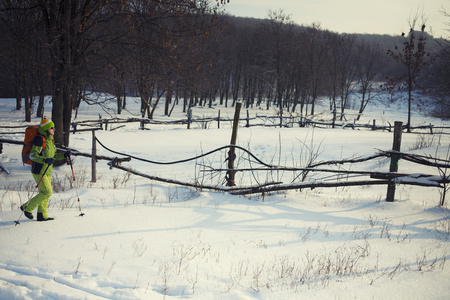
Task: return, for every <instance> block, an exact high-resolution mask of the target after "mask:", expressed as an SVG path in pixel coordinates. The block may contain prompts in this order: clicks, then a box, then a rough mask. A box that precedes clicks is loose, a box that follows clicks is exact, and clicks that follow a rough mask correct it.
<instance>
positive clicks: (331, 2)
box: [226, 0, 450, 38]
mask: <svg viewBox="0 0 450 300" xmlns="http://www.w3.org/2000/svg"><path fill="white" fill-rule="evenodd" d="M279 9H283V11H284V13H285V14H287V15H290V16H291V19H292V21H294V22H295V23H296V24H298V25H311V24H312V23H319V24H321V27H322V29H327V30H330V31H334V32H338V33H375V34H389V35H399V34H401V33H402V32H407V31H409V25H408V24H409V21H410V20H411V19H412V18H413V17H414V16H415V15H417V14H418V15H419V16H420V17H421V16H422V15H423V16H425V17H426V23H425V24H426V25H427V29H428V30H427V32H428V33H430V29H431V33H432V34H433V35H434V36H435V37H441V36H443V37H446V38H450V32H449V31H448V30H449V29H450V25H449V24H446V23H449V22H450V18H449V17H444V15H443V14H442V12H441V11H442V9H444V10H445V11H446V12H447V13H449V14H450V0H230V3H228V4H227V6H226V12H227V13H229V14H230V15H234V16H240V17H253V18H258V19H266V18H267V16H268V14H267V13H268V11H269V10H272V11H278V10H279ZM418 22H419V24H417V26H416V29H417V30H419V29H420V26H421V24H422V22H421V18H419V20H418Z"/></svg>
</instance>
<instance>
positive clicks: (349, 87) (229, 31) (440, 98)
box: [0, 0, 450, 145]
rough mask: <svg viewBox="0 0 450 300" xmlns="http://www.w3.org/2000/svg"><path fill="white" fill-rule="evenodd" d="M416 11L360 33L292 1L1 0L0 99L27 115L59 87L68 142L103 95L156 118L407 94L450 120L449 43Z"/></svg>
mask: <svg viewBox="0 0 450 300" xmlns="http://www.w3.org/2000/svg"><path fill="white" fill-rule="evenodd" d="M443 13H444V14H445V12H443ZM419 17H420V16H416V17H415V18H414V19H412V20H411V21H410V24H408V25H409V28H410V31H409V32H405V33H399V35H398V36H388V35H362V34H359V35H357V34H338V33H335V32H332V31H330V30H325V29H322V28H321V26H320V24H311V25H310V26H304V25H302V26H301V25H298V24H295V23H293V22H292V21H291V20H290V16H289V15H288V14H287V13H285V12H284V11H283V10H279V11H270V12H269V13H268V16H267V19H264V20H262V19H250V18H239V17H234V16H230V15H227V14H226V1H225V0H202V1H192V0H181V1H179V0H164V1H156V0H135V1H124V0H115V1H107V0H98V1H94V0H84V1H75V0H70V1H57V0H52V1H38V0H25V1H19V0H16V1H2V3H1V4H0V22H1V24H2V25H1V26H0V31H1V32H0V36H1V37H2V38H1V40H0V97H9V98H16V99H17V101H16V109H24V110H25V121H30V120H31V115H32V113H34V112H35V113H36V115H37V116H40V117H42V116H43V114H44V111H45V107H44V106H45V101H44V99H45V97H46V96H51V97H52V104H53V105H52V116H51V118H52V119H53V120H54V121H55V124H57V125H56V126H59V127H60V128H57V135H56V140H57V142H59V143H60V144H63V145H68V141H69V134H68V132H69V131H70V123H71V118H72V111H73V109H76V108H77V107H78V106H79V104H80V103H81V101H86V102H88V103H90V104H98V105H102V101H105V99H104V98H103V97H102V98H101V99H100V98H96V97H95V95H96V94H97V93H98V92H103V93H107V94H108V95H110V96H111V98H110V99H109V101H114V102H115V103H117V105H116V108H117V113H118V114H120V113H121V111H122V110H123V109H126V106H127V96H134V97H138V98H139V99H140V101H141V112H140V113H141V115H142V117H144V118H150V119H151V118H153V113H154V111H155V108H156V107H157V106H158V105H164V113H165V115H167V116H170V114H171V110H172V109H173V107H174V106H175V105H177V104H178V105H181V106H182V108H181V109H183V111H184V112H186V111H187V109H188V108H189V107H193V106H212V105H213V104H214V105H223V106H233V105H234V104H235V103H236V102H237V101H239V102H242V103H243V105H244V107H255V106H259V107H262V108H267V109H269V108H270V107H276V109H277V111H278V113H279V114H283V112H298V113H301V114H303V115H314V113H315V105H316V102H317V101H318V100H319V99H328V100H329V106H330V110H335V111H337V112H338V113H340V115H341V116H343V114H344V112H345V109H348V108H349V107H350V106H352V108H356V109H357V110H359V112H360V113H362V112H363V111H364V109H365V107H366V106H367V104H368V103H369V102H370V101H374V99H376V98H377V96H378V95H379V93H380V92H384V93H386V92H387V93H388V94H389V95H390V97H391V99H392V101H394V100H395V99H396V96H395V94H396V93H397V92H399V91H402V92H407V94H408V110H409V111H410V110H411V106H412V105H414V106H419V107H421V108H422V109H423V110H424V111H426V112H427V113H430V114H433V115H434V116H438V117H441V118H448V117H449V116H450V107H449V104H448V103H449V101H448V95H449V91H450V80H449V79H450V43H449V41H448V40H447V39H442V38H439V39H435V38H434V37H433V36H431V35H430V34H428V33H427V27H426V22H424V21H422V20H420V18H419ZM354 95H357V100H355V97H354ZM352 96H353V97H352ZM425 99H426V100H425ZM46 114H47V117H49V116H48V112H46ZM410 125H411V124H410V118H408V124H407V126H410ZM58 129H59V130H58ZM64 132H66V133H67V134H64Z"/></svg>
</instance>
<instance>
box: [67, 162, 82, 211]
mask: <svg viewBox="0 0 450 300" xmlns="http://www.w3.org/2000/svg"><path fill="white" fill-rule="evenodd" d="M69 163H70V169H71V170H72V180H73V181H74V182H75V181H76V180H75V173H74V172H73V166H72V158H71V157H70V156H69ZM75 190H76V191H77V198H78V208H79V209H80V217H82V216H84V213H83V212H82V211H81V202H80V196H79V195H78V184H77V183H76V182H75Z"/></svg>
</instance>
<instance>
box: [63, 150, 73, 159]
mask: <svg viewBox="0 0 450 300" xmlns="http://www.w3.org/2000/svg"><path fill="white" fill-rule="evenodd" d="M71 155H72V151H70V150H68V151H66V152H65V153H64V157H65V158H69V157H70V156H71Z"/></svg>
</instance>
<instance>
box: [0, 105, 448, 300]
mask: <svg viewBox="0 0 450 300" xmlns="http://www.w3.org/2000/svg"><path fill="white" fill-rule="evenodd" d="M129 101H130V102H129V112H131V113H134V114H137V113H138V111H137V109H138V104H134V103H132V102H131V100H129ZM160 105H161V104H160ZM324 106H326V105H324ZM219 109H220V110H221V116H222V117H227V116H228V117H230V118H232V116H233V114H234V109H233V108H223V107H220V108H219V107H217V106H216V107H215V108H214V109H208V108H194V109H193V113H194V116H199V117H216V116H217V112H218V110H219ZM179 110H180V108H178V107H176V108H175V110H174V113H173V115H172V117H171V118H170V120H176V119H181V118H185V116H184V115H183V114H182V113H181V112H180V111H179ZM47 111H50V110H49V108H47ZM129 112H125V113H124V114H123V115H122V116H121V117H129V116H131V115H130V113H129ZM99 113H100V114H102V116H103V118H107V117H108V116H107V115H106V114H105V113H104V112H103V111H101V110H99V108H98V107H93V106H87V105H83V106H82V108H81V109H80V111H79V113H78V120H85V119H95V118H98V114H99ZM255 113H258V114H260V115H273V114H274V111H265V110H257V109H252V110H250V115H254V114H255ZM241 116H245V109H243V110H242V113H241ZM23 119H24V113H23V111H18V112H17V111H15V110H14V100H13V99H0V125H24V124H25V123H23ZM156 119H159V120H167V117H163V116H162V113H161V112H160V111H159V112H157V115H156ZM373 119H376V120H377V124H379V125H383V124H387V122H390V123H392V124H393V122H394V121H403V122H404V123H406V110H405V108H404V106H400V104H393V105H392V106H391V107H386V106H383V105H380V104H378V105H373V106H370V107H368V108H367V111H366V112H365V113H364V115H363V117H362V120H361V121H359V123H371V122H372V120H373ZM35 123H38V120H37V119H35ZM413 123H414V124H417V125H418V124H429V123H433V124H435V125H442V124H446V123H444V122H442V121H439V120H436V119H430V118H424V117H422V116H420V115H417V114H415V115H413ZM121 125H122V124H120V125H119V124H110V125H109V127H108V131H97V132H96V135H97V137H98V139H99V140H100V141H101V142H102V143H103V144H105V146H107V147H109V148H111V149H114V150H115V151H119V152H123V153H127V154H129V155H134V156H137V157H141V158H144V159H148V160H154V161H160V162H168V161H176V160H180V159H185V158H189V157H193V156H195V155H199V154H201V153H205V152H208V151H210V150H213V149H216V148H218V147H221V146H224V145H228V144H229V142H230V137H231V129H230V124H228V123H227V122H223V123H222V124H221V128H220V129H217V126H216V124H215V123H213V124H210V126H209V127H210V128H209V129H200V128H199V126H197V124H195V123H194V124H193V125H192V126H191V129H190V130H188V129H187V128H186V125H146V128H148V129H150V130H139V123H129V124H126V126H125V127H121V128H117V127H119V126H121ZM242 125H245V123H243V124H242ZM446 125H448V123H447V124H446ZM115 128H117V129H116V130H113V131H110V129H115ZM20 130H22V129H0V132H1V133H5V132H8V131H9V132H12V131H20ZM424 132H425V131H424ZM1 136H2V137H3V138H8V139H17V140H21V139H23V135H13V134H2V135H1ZM237 144H238V145H239V146H242V147H244V148H247V149H248V150H250V151H251V152H252V153H253V154H254V155H255V156H257V157H258V158H259V159H261V160H262V161H264V162H267V163H270V164H275V165H280V166H289V167H302V166H304V164H305V163H306V161H307V160H308V158H309V157H310V155H311V154H317V155H318V157H317V158H316V159H315V161H316V162H318V161H325V160H332V159H344V158H350V157H359V156H367V155H371V154H374V153H376V152H377V151H378V149H381V150H390V149H391V148H392V133H389V132H382V131H370V130H362V129H361V130H352V129H349V128H347V129H340V128H339V129H320V128H316V129H313V128H299V127H293V128H282V129H280V128H267V127H266V128H262V127H250V128H245V127H243V126H241V127H240V128H239V130H238V142H237ZM449 144H450V136H449V135H435V136H431V135H427V134H406V133H404V134H403V139H402V150H403V151H405V152H411V153H416V154H423V155H431V156H433V157H440V158H443V159H446V158H448V149H449ZM419 145H420V147H418V146H419ZM70 146H71V147H72V148H75V149H77V150H79V151H82V152H90V151H91V150H90V149H91V133H89V132H87V133H77V134H75V135H72V136H71V139H70ZM424 147H425V148H424ZM416 148H420V149H416ZM20 150H21V148H20V146H18V145H12V144H4V145H3V153H2V154H0V162H1V163H2V164H3V165H4V166H5V167H7V168H8V169H9V170H10V175H7V174H5V173H0V178H1V179H0V180H1V182H0V188H1V190H0V238H1V241H2V242H1V244H0V299H179V298H187V299H448V297H450V296H449V295H450V286H449V284H448V282H449V281H448V278H449V275H450V262H448V260H449V258H450V217H449V212H448V209H447V206H444V207H439V206H438V204H439V199H440V194H439V190H438V189H437V188H430V187H411V186H403V185H399V186H397V190H396V201H395V202H393V203H388V202H386V201H385V197H386V186H363V187H345V188H317V189H314V190H301V191H298V190H290V191H286V192H281V193H276V194H272V195H264V197H262V196H258V195H253V196H251V197H250V196H249V197H243V196H235V195H230V194H227V193H221V192H212V191H197V190H194V189H190V188H186V187H181V186H176V185H170V184H166V183H162V182H158V181H150V180H148V179H145V178H142V177H138V176H134V175H131V176H130V175H129V174H127V173H125V172H123V171H121V170H118V169H110V168H109V166H108V165H107V163H106V161H99V162H98V164H97V182H95V183H92V182H90V180H91V170H90V164H91V162H90V159H88V158H84V157H80V156H77V157H75V159H74V171H75V176H76V178H77V181H76V182H77V184H78V189H75V188H70V181H71V177H72V172H71V169H70V167H69V166H67V165H65V166H62V167H59V168H55V169H54V171H53V183H54V193H53V196H52V197H51V202H50V205H49V215H50V216H52V217H54V218H55V220H54V221H51V222H36V221H34V220H28V219H26V218H24V217H22V219H21V220H20V225H17V226H15V225H14V221H15V220H17V218H18V217H19V215H20V210H19V209H18V207H19V205H20V204H21V203H23V202H25V201H27V200H28V199H29V198H30V197H31V196H32V195H33V194H34V193H35V188H34V183H33V182H31V179H32V178H31V175H30V173H29V168H28V167H24V166H23V165H22V163H21V161H20V159H21V158H20ZM98 154H100V155H106V156H112V157H114V156H115V154H112V153H111V152H108V151H106V150H105V149H103V148H102V147H101V146H99V145H98ZM247 157H248V156H247V155H246V154H245V153H241V152H239V151H238V166H239V167H250V166H252V167H259V165H257V164H256V163H255V162H254V161H252V162H251V164H250V163H249V162H248V161H247ZM225 158H226V150H223V151H221V152H216V153H214V154H213V155H210V156H207V157H205V158H202V159H199V160H197V161H193V162H188V163H184V164H175V165H157V164H149V163H145V162H142V161H138V160H133V159H132V160H131V161H130V162H126V163H123V166H126V167H131V168H134V169H135V170H136V171H139V172H142V173H145V174H148V175H152V176H158V177H161V178H168V179H174V180H179V181H184V182H203V183H205V184H209V185H215V184H221V185H222V184H224V175H225V174H224V173H217V172H204V170H203V168H202V166H203V165H205V166H210V167H213V168H215V169H218V168H226V163H224V160H225ZM336 168H338V167H336ZM340 168H345V169H351V170H365V171H367V170H378V171H387V170H388V169H389V160H388V159H387V158H384V159H379V160H375V161H370V162H367V163H363V164H357V165H352V166H347V165H344V166H341V167H340ZM399 172H402V173H403V172H404V173H426V174H435V175H437V174H439V173H438V171H437V170H436V169H434V168H429V167H422V166H419V165H413V164H411V163H408V162H406V161H400V165H399ZM296 175H298V173H297V174H292V173H288V172H270V173H268V172H239V173H238V174H237V180H236V183H237V185H238V186H245V185H255V184H257V183H264V182H269V181H282V182H283V183H291V182H292V181H293V180H294V179H295V177H296ZM311 176H312V177H311ZM311 176H310V177H308V178H307V180H336V179H337V178H327V177H328V176H330V174H316V175H314V174H311ZM341 177H342V176H341ZM341 179H342V178H341ZM350 179H353V178H350ZM77 191H78V193H77ZM77 194H78V196H77ZM78 197H79V199H80V204H81V210H82V212H83V213H85V215H84V216H79V215H80V208H79V205H78V202H77V198H78ZM447 201H449V200H448V199H447Z"/></svg>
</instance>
